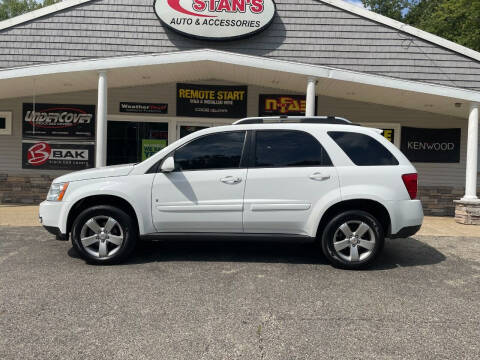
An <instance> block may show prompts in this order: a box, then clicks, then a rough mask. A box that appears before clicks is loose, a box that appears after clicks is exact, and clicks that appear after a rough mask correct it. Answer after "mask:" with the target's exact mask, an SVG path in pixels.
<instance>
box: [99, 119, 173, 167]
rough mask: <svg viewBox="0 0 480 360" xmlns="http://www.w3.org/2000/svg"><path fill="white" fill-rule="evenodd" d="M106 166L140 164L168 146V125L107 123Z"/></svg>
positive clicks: (129, 122) (136, 122)
mask: <svg viewBox="0 0 480 360" xmlns="http://www.w3.org/2000/svg"><path fill="white" fill-rule="evenodd" d="M107 134H108V135H107V136H108V140H107V165H118V164H130V163H138V162H141V161H143V160H145V159H147V158H149V157H150V156H152V155H153V154H155V153H156V152H158V151H160V150H161V149H163V148H164V147H166V146H167V145H168V123H158V122H138V121H108V130H107Z"/></svg>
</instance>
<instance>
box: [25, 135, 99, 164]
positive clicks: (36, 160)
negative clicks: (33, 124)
mask: <svg viewBox="0 0 480 360" xmlns="http://www.w3.org/2000/svg"><path fill="white" fill-rule="evenodd" d="M22 150H23V151H22V155H23V156H22V168H23V169H36V170H72V171H74V170H83V169H88V168H92V167H94V161H93V160H94V158H93V151H94V145H92V144H85V145H84V144H75V145H73V144H57V143H51V142H47V141H39V142H24V143H23V144H22Z"/></svg>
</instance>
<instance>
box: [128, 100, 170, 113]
mask: <svg viewBox="0 0 480 360" xmlns="http://www.w3.org/2000/svg"><path fill="white" fill-rule="evenodd" d="M120 112H122V113H137V114H168V104H147V103H136V102H121V103H120Z"/></svg>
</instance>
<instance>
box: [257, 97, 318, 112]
mask: <svg viewBox="0 0 480 360" xmlns="http://www.w3.org/2000/svg"><path fill="white" fill-rule="evenodd" d="M317 100H318V97H316V98H315V104H317ZM306 108H307V100H306V97H305V95H271V94H262V95H260V100H259V109H258V115H259V116H270V115H289V116H303V115H305V112H306ZM315 112H316V109H315Z"/></svg>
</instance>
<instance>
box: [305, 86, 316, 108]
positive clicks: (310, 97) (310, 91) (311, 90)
mask: <svg viewBox="0 0 480 360" xmlns="http://www.w3.org/2000/svg"><path fill="white" fill-rule="evenodd" d="M316 87H317V79H313V78H310V79H308V82H307V108H306V112H305V116H315V88H316Z"/></svg>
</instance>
